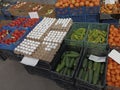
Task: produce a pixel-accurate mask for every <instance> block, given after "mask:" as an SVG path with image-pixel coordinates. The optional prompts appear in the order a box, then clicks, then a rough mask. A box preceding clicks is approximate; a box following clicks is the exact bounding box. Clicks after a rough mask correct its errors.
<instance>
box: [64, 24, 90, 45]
mask: <svg viewBox="0 0 120 90" xmlns="http://www.w3.org/2000/svg"><path fill="white" fill-rule="evenodd" d="M79 28H85V29H86V34H87V29H88V23H78V22H75V23H73V25H72V27H71V28H70V31H69V32H68V34H67V36H66V37H65V42H66V43H68V44H72V45H76V44H77V45H78V44H79V45H80V46H81V47H83V44H84V40H85V37H86V35H85V36H84V38H83V40H78V41H77V40H71V39H70V38H71V35H72V33H73V32H74V31H76V30H77V29H79Z"/></svg>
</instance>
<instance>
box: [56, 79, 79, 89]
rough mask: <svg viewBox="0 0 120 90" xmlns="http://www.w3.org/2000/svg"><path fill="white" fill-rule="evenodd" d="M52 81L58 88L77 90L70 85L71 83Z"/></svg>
mask: <svg viewBox="0 0 120 90" xmlns="http://www.w3.org/2000/svg"><path fill="white" fill-rule="evenodd" d="M54 81H55V82H56V84H57V85H58V86H60V87H62V88H64V89H65V90H76V89H77V88H76V87H75V86H74V85H73V84H71V83H69V82H67V81H64V80H58V79H56V80H54Z"/></svg>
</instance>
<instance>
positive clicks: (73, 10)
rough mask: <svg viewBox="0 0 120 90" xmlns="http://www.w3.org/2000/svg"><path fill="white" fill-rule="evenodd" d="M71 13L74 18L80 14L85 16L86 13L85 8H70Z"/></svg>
mask: <svg viewBox="0 0 120 90" xmlns="http://www.w3.org/2000/svg"><path fill="white" fill-rule="evenodd" d="M69 13H70V15H73V16H78V15H80V14H84V13H85V7H78V8H76V7H75V8H70V9H69Z"/></svg>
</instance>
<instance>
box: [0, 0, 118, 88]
mask: <svg viewBox="0 0 120 90" xmlns="http://www.w3.org/2000/svg"><path fill="white" fill-rule="evenodd" d="M26 7H27V8H26ZM113 7H115V8H113ZM114 9H115V10H114ZM119 9H120V3H119V2H117V3H115V4H110V5H109V4H105V3H103V2H102V4H100V1H99V0H96V1H94V0H90V1H85V0H83V1H80V0H73V1H68V0H58V1H57V2H56V3H55V5H50V4H43V3H36V2H17V3H16V4H13V5H10V6H9V7H8V8H5V10H7V11H8V12H9V13H10V14H11V15H13V16H17V17H16V18H14V19H13V20H10V21H1V22H0V51H2V53H0V55H1V56H2V55H3V54H6V55H12V56H15V57H18V58H20V62H21V63H22V64H23V65H24V67H25V69H26V70H27V71H28V72H29V73H30V74H38V75H40V76H44V77H47V78H49V79H52V80H54V81H55V82H56V83H57V84H58V85H59V86H61V87H64V88H66V89H68V90H117V89H118V90H119V89H120V83H119V82H120V78H119V74H120V71H119V66H120V65H119V64H120V62H119V60H118V59H120V58H119V57H120V25H119V22H118V21H119V19H120V11H119ZM29 12H37V13H38V16H39V18H38V17H36V18H35V17H34V18H33V17H31V16H29V15H28V13H29ZM106 15H107V16H109V17H107V16H106ZM33 16H34V15H33ZM112 17H113V18H115V19H114V20H115V22H114V20H113V18H112ZM99 22H100V23H99ZM103 22H104V23H103ZM3 52H4V53H3ZM116 55H118V56H116ZM31 62H32V63H31ZM33 62H34V63H33Z"/></svg>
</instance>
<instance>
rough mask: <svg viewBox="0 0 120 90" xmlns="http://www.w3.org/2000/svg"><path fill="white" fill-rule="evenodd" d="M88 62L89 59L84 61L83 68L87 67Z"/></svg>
mask: <svg viewBox="0 0 120 90" xmlns="http://www.w3.org/2000/svg"><path fill="white" fill-rule="evenodd" d="M87 61H88V59H87V58H85V59H84V60H83V64H82V67H83V68H85V67H87Z"/></svg>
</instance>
